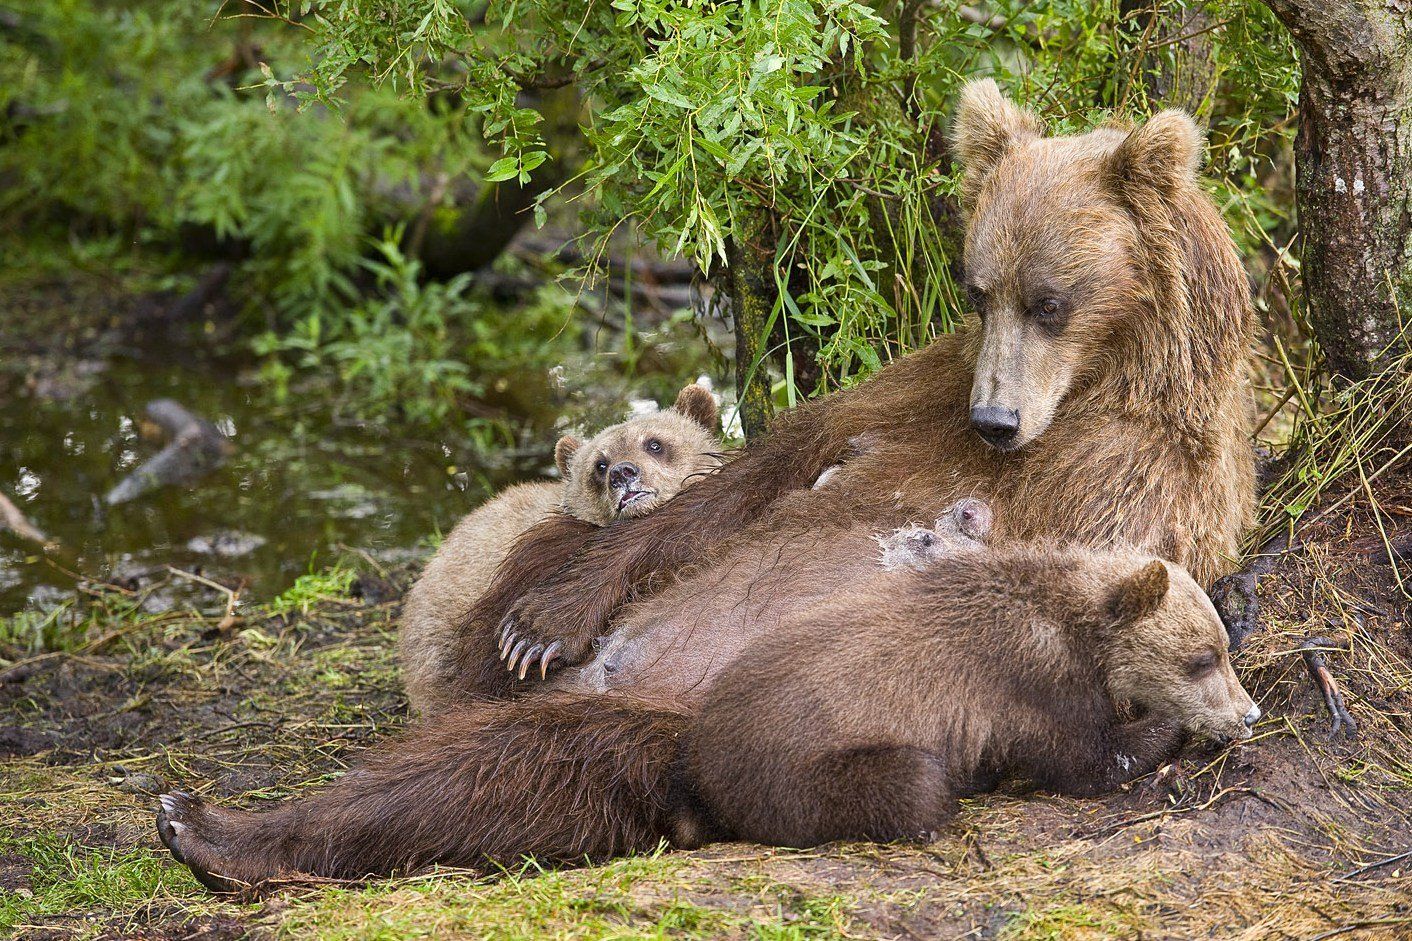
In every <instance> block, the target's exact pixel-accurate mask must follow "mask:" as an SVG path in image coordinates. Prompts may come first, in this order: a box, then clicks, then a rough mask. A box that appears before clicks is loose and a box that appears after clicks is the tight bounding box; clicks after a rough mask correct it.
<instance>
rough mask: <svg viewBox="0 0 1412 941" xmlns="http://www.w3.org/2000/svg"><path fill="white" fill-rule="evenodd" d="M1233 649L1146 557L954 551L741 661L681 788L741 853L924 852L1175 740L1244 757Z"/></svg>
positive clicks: (1244, 724)
mask: <svg viewBox="0 0 1412 941" xmlns="http://www.w3.org/2000/svg"><path fill="white" fill-rule="evenodd" d="M1169 576H1170V581H1169ZM1226 645H1227V638H1226V634H1225V630H1224V628H1223V627H1222V625H1221V622H1220V619H1219V618H1218V617H1217V616H1216V612H1215V609H1214V608H1212V606H1211V603H1210V601H1209V600H1208V599H1207V598H1206V595H1205V594H1204V593H1203V592H1202V591H1201V589H1200V588H1199V587H1198V586H1197V585H1196V584H1195V582H1193V581H1192V580H1191V578H1190V576H1188V575H1187V574H1186V573H1185V572H1184V571H1182V570H1181V569H1179V568H1172V569H1170V570H1169V569H1168V567H1167V566H1166V565H1165V564H1164V563H1162V562H1160V561H1155V560H1152V559H1151V558H1150V557H1146V556H1136V555H1132V554H1109V553H1105V554H1097V555H1095V554H1089V553H1077V552H1055V551H1049V550H1043V549H1033V548H1020V549H1012V550H998V551H996V552H994V553H988V552H971V553H965V552H963V553H959V554H957V555H954V556H952V557H950V558H946V559H943V560H939V561H937V562H935V563H933V564H932V565H931V566H929V567H928V568H927V569H925V570H924V571H922V572H911V571H908V572H899V573H897V574H896V575H893V576H891V577H888V578H883V579H878V580H875V581H874V582H873V583H871V584H868V585H866V586H861V585H860V586H858V587H856V588H855V589H854V590H853V591H850V592H848V593H846V594H845V595H843V596H842V597H839V598H837V599H835V600H833V601H831V602H829V603H827V604H825V605H821V606H819V607H817V608H815V609H814V610H812V611H810V612H808V613H807V614H806V615H805V616H803V617H799V618H796V619H794V620H793V621H791V622H789V623H788V624H786V625H784V626H783V627H782V628H781V629H780V630H778V631H776V632H774V633H773V634H770V635H767V636H764V637H761V638H760V639H759V640H757V641H755V642H754V643H752V644H750V645H749V646H748V647H746V648H745V650H744V651H743V652H741V654H740V655H739V656H738V657H737V658H736V660H735V661H734V662H733V663H732V664H731V665H730V666H729V667H727V668H726V669H725V670H724V671H723V672H722V673H721V675H720V676H719V678H718V679H717V680H716V682H715V684H714V685H713V687H712V689H711V693H710V695H709V696H708V697H707V698H706V701H705V703H704V705H703V706H702V709H701V713H700V716H699V717H698V718H697V719H696V720H694V722H693V724H692V729H691V732H690V734H689V738H690V748H689V760H688V762H687V779H688V780H691V781H692V782H693V783H694V785H695V787H696V789H697V793H698V794H699V795H700V797H701V799H702V800H703V801H704V802H705V806H706V808H707V811H708V812H709V814H710V816H711V817H712V818H713V819H714V820H716V821H717V822H718V823H719V824H721V825H723V826H724V827H725V828H726V829H728V830H729V831H730V833H731V834H732V835H734V836H736V837H739V838H743V839H748V840H754V841H757V842H763V843H774V844H781V845H786V846H812V845H814V844H816V843H822V842H826V841H829V840H835V839H850V838H852V839H857V838H868V839H882V840H893V839H915V838H919V837H921V838H925V837H927V836H928V835H929V834H930V833H931V832H932V831H934V830H936V829H937V828H938V827H939V826H940V825H941V824H942V823H943V822H944V821H945V820H946V818H947V817H949V816H950V815H951V813H953V812H954V807H955V802H956V798H957V797H958V796H964V795H967V794H973V793H976V792H978V791H983V790H988V789H990V788H991V787H994V786H995V784H996V783H998V782H999V781H1001V780H1007V779H1016V780H1020V781H1023V782H1026V783H1028V784H1030V785H1033V786H1035V787H1039V788H1043V789H1046V790H1051V791H1058V792H1062V793H1070V794H1094V793H1099V792H1102V791H1105V790H1109V789H1111V788H1113V787H1115V786H1117V785H1118V784H1120V783H1122V782H1124V781H1128V780H1131V779H1132V778H1134V777H1138V776H1141V775H1144V774H1148V773H1149V772H1151V771H1154V770H1155V769H1156V768H1157V767H1158V766H1159V765H1160V764H1161V763H1163V762H1166V761H1169V760H1171V759H1172V758H1174V757H1175V756H1176V754H1177V752H1178V750H1179V749H1180V746H1181V744H1182V742H1183V740H1184V738H1185V737H1186V735H1188V734H1198V735H1205V736H1208V737H1211V738H1215V739H1219V740H1223V741H1229V740H1232V739H1237V738H1242V739H1243V738H1248V737H1249V736H1250V728H1251V726H1253V725H1254V722H1255V720H1256V719H1258V718H1259V709H1257V708H1255V705H1254V703H1253V702H1251V700H1250V697H1249V696H1248V695H1246V693H1245V691H1244V690H1243V689H1242V688H1241V686H1240V682H1239V681H1238V680H1237V679H1236V677H1235V673H1234V672H1233V671H1232V670H1231V666H1230V662H1229V660H1228V659H1227V652H1226ZM1134 710H1136V712H1137V715H1138V716H1139V717H1138V718H1126V716H1130V715H1131V714H1132V713H1133V712H1134Z"/></svg>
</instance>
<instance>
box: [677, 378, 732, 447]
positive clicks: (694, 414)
mask: <svg viewBox="0 0 1412 941" xmlns="http://www.w3.org/2000/svg"><path fill="white" fill-rule="evenodd" d="M672 411H674V412H677V413H679V414H682V415H685V416H686V417H687V418H690V419H691V420H692V421H694V422H696V423H697V424H698V425H700V426H701V427H702V428H705V429H706V430H707V431H709V432H711V434H713V435H714V434H718V433H719V432H720V410H719V409H717V408H716V400H715V399H713V398H712V397H711V393H710V392H709V391H707V389H706V387H705V386H698V385H695V384H692V385H689V386H687V387H685V388H684V389H682V390H681V391H680V392H678V393H677V400H676V401H675V402H674V403H672Z"/></svg>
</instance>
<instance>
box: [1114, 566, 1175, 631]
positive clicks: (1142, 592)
mask: <svg viewBox="0 0 1412 941" xmlns="http://www.w3.org/2000/svg"><path fill="white" fill-rule="evenodd" d="M1170 584H1171V582H1170V580H1169V579H1168V577H1167V566H1165V565H1163V564H1162V563H1161V562H1160V561H1157V560H1156V559H1154V560H1153V561H1151V562H1149V563H1147V564H1146V565H1144V566H1143V567H1142V568H1140V569H1138V570H1137V572H1135V573H1134V574H1132V575H1129V576H1128V577H1127V578H1125V579H1123V580H1122V581H1121V582H1119V583H1118V587H1117V588H1116V589H1114V591H1113V597H1112V598H1111V599H1110V600H1109V602H1108V610H1109V612H1110V613H1111V614H1112V615H1113V620H1115V621H1116V622H1117V623H1119V624H1132V623H1134V622H1135V621H1139V620H1141V619H1142V618H1145V617H1147V616H1148V615H1150V614H1152V613H1153V612H1155V611H1156V610H1157V609H1158V608H1159V607H1160V606H1161V605H1162V599H1164V598H1166V597H1167V588H1168V587H1169V585H1170Z"/></svg>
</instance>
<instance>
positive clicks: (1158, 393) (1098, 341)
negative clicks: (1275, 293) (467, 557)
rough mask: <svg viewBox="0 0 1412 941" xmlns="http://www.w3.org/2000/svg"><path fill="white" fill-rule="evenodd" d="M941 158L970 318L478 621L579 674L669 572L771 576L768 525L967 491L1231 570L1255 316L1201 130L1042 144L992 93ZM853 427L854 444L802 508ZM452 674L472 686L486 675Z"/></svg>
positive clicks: (1247, 509)
mask: <svg viewBox="0 0 1412 941" xmlns="http://www.w3.org/2000/svg"><path fill="white" fill-rule="evenodd" d="M955 142H956V151H957V153H958V155H959V156H960V158H961V161H962V164H963V166H964V170H965V175H964V193H963V200H964V205H965V207H966V209H967V211H968V215H969V218H968V226H967V234H966V245H965V258H964V262H965V283H966V289H967V294H968V297H969V298H970V303H971V306H972V307H973V308H974V311H975V313H976V315H977V317H976V320H975V321H973V322H972V323H969V324H967V325H966V326H965V327H964V328H963V329H961V330H960V331H959V332H958V333H957V334H955V335H953V336H945V337H942V338H940V339H938V340H937V341H935V342H934V343H933V344H931V345H930V346H929V347H927V348H926V349H923V350H921V351H918V352H916V353H913V354H911V355H909V356H907V357H904V358H903V359H901V360H899V361H897V362H895V363H893V364H892V365H890V366H888V367H887V368H885V369H884V370H882V371H881V372H880V373H878V374H877V375H875V376H873V377H872V378H871V379H869V380H868V381H867V382H864V383H861V384H859V385H857V386H855V387H853V388H851V389H848V390H846V391H843V392H840V393H836V394H834V395H831V396H828V397H826V398H824V399H821V400H818V401H815V402H811V403H808V404H806V405H804V406H802V407H800V408H798V409H795V410H794V411H792V412H790V413H787V414H785V415H783V416H781V417H780V418H779V419H778V420H777V421H776V422H775V423H774V425H773V426H772V427H771V429H770V431H769V433H768V435H766V436H765V437H764V438H763V439H762V440H760V441H758V442H755V443H752V444H751V446H750V448H749V449H748V450H747V451H746V453H745V454H743V455H742V456H741V457H740V458H739V459H737V460H736V461H734V462H733V463H732V464H731V465H730V466H728V467H726V468H724V469H723V470H722V471H721V472H720V473H718V474H716V475H714V476H713V477H712V479H711V480H709V481H706V482H704V483H703V485H702V486H699V487H694V488H692V490H691V491H690V492H688V493H686V494H683V495H682V497H681V498H679V499H677V500H675V501H673V503H672V504H671V505H670V506H668V507H666V508H664V509H663V510H662V511H661V512H660V513H655V514H653V515H652V516H650V517H647V518H645V519H640V520H634V521H631V522H628V523H625V524H622V525H619V526H615V527H612V529H611V530H606V531H597V532H588V531H585V530H580V531H577V532H570V531H568V530H566V529H565V528H563V527H556V526H554V525H553V524H546V525H545V527H543V528H541V529H540V530H539V531H537V532H532V533H530V534H528V535H527V539H526V541H525V542H524V543H523V544H522V546H521V547H520V548H519V549H517V550H516V552H514V553H512V555H511V558H510V559H509V560H508V562H507V565H506V567H505V569H504V570H502V572H501V573H500V575H499V576H498V577H497V579H496V584H495V586H494V587H493V589H492V590H491V591H490V592H488V593H487V594H486V596H485V597H484V599H483V601H482V603H481V604H480V605H477V607H476V610H475V611H474V612H473V615H472V617H473V618H474V619H477V620H480V621H483V622H486V623H489V624H495V623H497V622H501V621H502V618H503V622H504V629H505V633H506V636H509V637H513V639H514V646H518V645H519V644H520V643H526V644H528V645H529V646H532V647H539V648H541V649H548V648H550V647H551V646H554V645H557V646H554V649H555V651H556V654H557V657H558V660H559V664H560V665H563V664H572V663H576V662H580V661H582V660H583V659H584V658H585V657H586V656H587V655H588V653H589V651H590V646H591V643H592V640H593V638H595V637H597V636H599V635H600V634H603V633H604V632H605V631H606V630H607V629H608V627H609V625H610V623H611V619H612V617H613V615H614V613H615V612H616V611H617V610H618V609H619V608H620V607H621V605H622V604H623V603H624V602H625V601H628V600H632V599H633V598H635V597H637V598H640V597H642V596H643V595H644V594H648V593H650V592H651V591H653V590H656V589H657V588H658V586H660V585H662V584H671V583H673V581H674V580H673V579H664V578H662V577H661V576H662V575H664V574H667V573H673V574H675V575H676V576H677V578H678V579H679V578H681V577H686V578H690V579H693V580H702V581H703V584H704V583H706V582H709V580H710V578H711V575H712V567H713V566H714V565H720V564H735V565H745V566H749V565H755V566H757V567H758V568H759V569H760V570H761V571H765V570H768V569H769V568H771V567H772V563H771V562H770V558H771V556H770V553H772V552H775V551H777V549H778V543H779V533H780V532H781V531H782V530H783V529H784V528H787V527H794V528H796V530H797V531H798V532H799V533H801V534H806V535H807V534H809V533H812V532H813V531H814V530H815V529H817V528H818V527H821V526H825V527H826V526H829V525H831V524H832V523H833V521H835V520H837V519H840V518H851V519H855V520H858V519H861V520H864V521H870V520H871V521H878V520H881V519H882V518H883V517H885V516H886V515H887V514H888V513H889V512H890V511H891V508H892V506H893V505H894V504H895V503H896V502H899V501H900V502H902V503H904V504H906V505H907V506H909V507H911V508H913V509H914V510H916V511H918V512H921V513H925V512H927V511H929V510H930V511H931V512H932V513H935V512H938V511H940V510H941V508H943V507H944V506H946V505H948V504H950V503H952V502H953V501H955V500H956V499H958V498H960V497H963V496H970V495H974V496H978V497H980V498H982V499H984V500H986V501H987V502H989V503H990V505H991V507H992V509H993V510H994V512H995V538H996V539H997V540H998V541H1001V542H1005V541H1015V540H1024V539H1033V538H1054V539H1059V540H1064V541H1073V542H1077V543H1081V544H1085V545H1090V546H1095V547H1103V546H1113V545H1121V544H1130V545H1132V546H1135V547H1137V548H1140V549H1142V550H1144V551H1148V552H1152V553H1153V554H1155V555H1158V556H1161V557H1163V558H1167V559H1170V560H1172V561H1174V562H1177V563H1179V564H1181V565H1183V566H1184V567H1186V568H1188V569H1189V570H1190V571H1191V573H1192V575H1193V576H1194V577H1195V578H1196V580H1197V581H1198V583H1200V584H1201V585H1203V586H1206V587H1209V586H1210V585H1211V584H1212V582H1213V581H1214V580H1215V579H1216V578H1217V577H1218V576H1220V575H1222V574H1223V573H1225V572H1227V571H1228V570H1229V569H1230V568H1231V567H1232V562H1231V560H1232V559H1233V558H1234V557H1235V555H1236V553H1237V551H1238V540H1239V536H1240V534H1241V532H1242V531H1243V530H1244V529H1245V528H1246V527H1247V526H1248V525H1249V524H1250V522H1251V519H1252V515H1253V511H1254V506H1255V477H1254V462H1253V457H1252V448H1251V444H1250V437H1249V432H1250V418H1251V409H1252V403H1251V396H1250V390H1249V387H1248V384H1247V381H1246V379H1247V368H1248V356H1249V346H1250V342H1251V332H1252V329H1253V327H1254V319H1253V314H1252V309H1251V305H1250V299H1249V292H1248V287H1247V282H1246V278H1245V275H1244V272H1243V271H1242V270H1241V266H1240V262H1239V258H1238V257H1237V254H1236V251H1235V248H1234V245H1233V244H1232V242H1231V239H1230V235H1229V233H1228V232H1227V230H1226V228H1225V226H1224V224H1223V222H1222V220H1221V217H1220V215H1219V213H1218V212H1217V210H1216V208H1215V206H1214V205H1213V204H1212V202H1211V200H1210V198H1209V197H1208V196H1207V195H1206V194H1205V192H1204V191H1203V190H1202V188H1201V186H1200V184H1199V182H1198V180H1197V175H1196V168H1197V163H1198V160H1199V156H1200V152H1201V139H1200V135H1199V134H1198V132H1197V129H1196V127H1195V125H1194V124H1193V123H1192V121H1191V119H1190V118H1188V117H1187V116H1186V115H1184V114H1182V113H1180V112H1175V111H1169V112H1163V113H1162V114H1159V115H1157V116H1156V117H1154V118H1153V119H1152V120H1150V121H1149V122H1148V123H1146V124H1145V125H1142V126H1140V127H1138V128H1136V129H1132V130H1128V129H1123V128H1118V127H1113V126H1105V127H1101V128H1099V129H1097V130H1094V131H1091V132H1089V133H1087V134H1081V135H1076V136H1072V137H1045V136H1044V135H1043V133H1042V127H1041V124H1040V121H1039V119H1038V118H1037V117H1036V116H1035V115H1033V114H1031V113H1029V112H1027V111H1024V110H1022V109H1020V108H1017V107H1016V106H1014V105H1013V104H1011V103H1010V102H1008V101H1007V100H1006V99H1005V98H1004V97H1003V96H1001V94H1000V92H999V91H998V90H997V89H996V87H995V84H994V83H993V82H990V81H988V80H987V81H982V82H977V83H975V84H972V85H970V86H968V88H967V89H966V91H965V93H964V94H963V96H962V101H961V104H960V107H959V111H958V116H957V121H956V130H955ZM859 435H866V436H868V438H869V440H870V441H871V445H870V447H869V448H867V449H866V450H865V452H864V453H862V454H859V455H857V456H854V457H850V458H849V459H848V460H846V461H845V463H843V464H842V465H841V466H840V467H838V469H837V471H836V472H835V473H833V474H831V475H830V476H829V478H828V480H827V484H826V486H822V487H819V488H817V489H816V490H813V491H807V492H804V493H803V494H801V491H802V490H804V488H808V487H809V485H810V483H811V482H812V481H813V480H814V479H815V478H816V477H817V476H818V475H819V474H820V473H821V471H823V470H824V469H825V468H828V467H830V466H831V465H834V464H836V463H837V462H838V461H839V460H840V459H841V458H843V457H845V456H848V452H849V449H850V444H849V442H850V441H852V440H856V438H857V437H858V436H859ZM786 497H787V499H784V498H786ZM782 503H788V504H789V506H788V507H787V508H783V507H781V504H782ZM684 533H691V534H693V537H692V538H683V534H684ZM561 562H562V563H563V564H560V563H561ZM678 598H679V600H680V596H678ZM507 612H508V614H507ZM652 614H653V617H655V618H659V619H663V620H671V619H674V618H677V619H680V618H683V617H690V616H692V614H693V612H691V611H689V610H684V609H682V608H680V607H679V606H676V607H672V606H668V605H659V606H657V608H655V609H653V613H652ZM638 616H639V617H641V616H642V610H641V609H640V608H639V609H638ZM465 666H466V669H465V675H466V676H467V677H468V678H469V677H473V676H474V675H475V674H476V673H477V672H478V671H483V670H490V669H493V668H494V665H493V664H486V663H484V662H476V661H472V662H468V663H467V664H466V665H465ZM500 669H501V670H502V671H503V669H504V668H503V666H501V667H500ZM471 682H472V683H473V685H477V686H480V687H481V688H483V686H484V685H485V684H488V683H491V682H493V681H491V680H485V681H484V683H481V682H480V681H471ZM503 683H504V681H502V685H503Z"/></svg>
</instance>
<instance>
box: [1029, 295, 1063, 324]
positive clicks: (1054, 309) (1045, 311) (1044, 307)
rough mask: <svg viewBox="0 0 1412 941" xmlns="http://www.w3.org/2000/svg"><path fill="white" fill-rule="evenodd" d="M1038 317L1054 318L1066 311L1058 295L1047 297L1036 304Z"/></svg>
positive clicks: (1035, 310) (1035, 308) (1035, 309)
mask: <svg viewBox="0 0 1412 941" xmlns="http://www.w3.org/2000/svg"><path fill="white" fill-rule="evenodd" d="M1034 312H1035V316H1036V317H1041V318H1048V319H1053V318H1055V317H1058V316H1059V315H1060V314H1062V313H1063V312H1064V305H1063V304H1062V303H1060V301H1059V299H1058V298H1057V297H1046V298H1044V299H1043V300H1041V301H1040V302H1039V303H1038V304H1036V305H1034Z"/></svg>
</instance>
